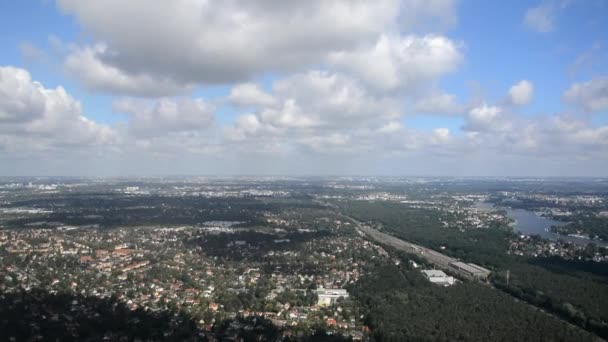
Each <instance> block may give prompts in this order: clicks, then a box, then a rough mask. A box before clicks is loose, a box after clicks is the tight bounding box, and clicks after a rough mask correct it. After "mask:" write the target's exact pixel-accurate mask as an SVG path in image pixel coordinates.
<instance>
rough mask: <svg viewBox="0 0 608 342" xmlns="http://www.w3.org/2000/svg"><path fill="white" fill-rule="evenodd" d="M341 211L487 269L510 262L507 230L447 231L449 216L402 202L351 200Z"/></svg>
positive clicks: (510, 234)
mask: <svg viewBox="0 0 608 342" xmlns="http://www.w3.org/2000/svg"><path fill="white" fill-rule="evenodd" d="M341 210H342V211H343V212H344V213H345V214H347V215H350V216H352V217H354V218H356V219H358V220H360V221H364V222H373V223H377V224H380V225H381V226H382V228H383V229H384V230H386V231H388V232H390V233H393V234H394V235H395V236H397V237H400V238H402V239H404V240H407V241H410V242H413V243H417V244H420V245H423V246H426V247H429V248H432V249H435V250H442V252H444V253H446V254H449V255H450V256H452V257H455V258H459V259H462V260H465V261H468V262H474V263H479V264H483V265H485V266H487V267H491V268H496V267H501V266H502V265H504V263H505V262H507V259H508V256H507V255H506V251H507V249H508V246H509V239H510V238H511V237H512V236H513V234H512V233H511V232H510V231H509V230H508V229H507V227H502V229H501V228H491V229H467V230H465V231H464V232H462V231H460V230H458V229H453V228H446V227H445V226H444V225H443V222H442V221H444V220H449V215H448V214H445V213H443V212H442V211H439V210H435V209H423V208H412V207H408V206H405V205H403V204H400V203H391V202H364V201H350V202H347V203H343V204H342V207H341Z"/></svg>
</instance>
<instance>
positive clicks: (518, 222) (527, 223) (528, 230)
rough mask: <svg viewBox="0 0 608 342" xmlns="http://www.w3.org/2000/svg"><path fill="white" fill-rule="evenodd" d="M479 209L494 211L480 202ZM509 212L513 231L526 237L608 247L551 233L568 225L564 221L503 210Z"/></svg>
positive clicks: (529, 213) (525, 212) (523, 210)
mask: <svg viewBox="0 0 608 342" xmlns="http://www.w3.org/2000/svg"><path fill="white" fill-rule="evenodd" d="M475 207H476V208H479V209H484V210H488V209H492V208H493V205H492V203H487V202H480V203H477V205H476V206H475ZM501 209H503V210H505V211H506V212H507V216H508V217H509V218H510V219H512V220H514V221H515V223H514V226H513V231H514V232H519V233H521V234H524V235H540V236H541V237H542V238H545V239H549V240H558V239H559V240H563V241H568V242H571V243H574V244H577V245H582V246H584V245H587V244H588V243H590V242H593V243H595V244H596V245H598V246H608V243H605V242H601V241H597V240H589V239H585V238H580V237H575V236H567V235H558V234H554V233H551V232H550V231H549V228H551V226H561V225H564V224H566V223H565V222H562V221H555V220H552V219H549V218H546V217H542V216H539V215H537V214H536V213H535V212H533V211H530V210H525V209H512V208H501Z"/></svg>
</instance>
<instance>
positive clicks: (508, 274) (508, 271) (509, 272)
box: [507, 270, 511, 286]
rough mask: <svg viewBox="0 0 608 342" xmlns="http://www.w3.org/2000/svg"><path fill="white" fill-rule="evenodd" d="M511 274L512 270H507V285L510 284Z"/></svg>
mask: <svg viewBox="0 0 608 342" xmlns="http://www.w3.org/2000/svg"><path fill="white" fill-rule="evenodd" d="M510 275H511V271H510V270H507V286H509V276H510Z"/></svg>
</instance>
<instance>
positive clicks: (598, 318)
mask: <svg viewBox="0 0 608 342" xmlns="http://www.w3.org/2000/svg"><path fill="white" fill-rule="evenodd" d="M343 210H345V212H346V213H348V214H349V215H352V216H353V217H355V218H357V219H360V220H362V221H367V222H372V223H375V224H378V225H381V226H382V228H383V229H384V230H386V231H388V232H391V233H393V234H395V235H396V236H398V237H401V238H403V239H405V240H408V241H411V242H415V243H420V244H422V245H425V246H428V247H431V248H434V249H439V248H440V247H441V246H444V247H446V248H445V250H442V252H444V253H446V254H449V255H451V256H454V257H457V258H461V259H462V260H465V261H468V262H474V263H478V264H480V265H484V266H485V267H488V268H490V269H492V270H494V271H495V276H494V277H493V282H494V284H495V285H496V287H497V288H499V289H501V290H503V291H504V292H505V293H507V294H509V295H512V296H515V297H517V298H519V299H522V300H525V301H527V302H529V303H531V304H533V305H535V306H538V307H541V308H543V309H545V310H548V311H549V312H552V313H554V314H556V315H559V316H560V317H563V318H564V319H567V320H568V321H570V322H572V323H573V324H576V325H578V326H580V327H582V328H585V329H587V330H589V331H592V332H594V333H596V334H598V335H599V336H602V337H604V338H608V329H607V327H608V324H607V323H608V316H607V315H608V311H607V310H606V308H608V274H607V273H606V272H607V271H606V270H605V269H604V268H605V267H599V266H597V265H596V266H593V265H592V264H591V263H579V262H576V261H565V260H561V259H555V258H552V259H545V260H542V259H528V258H523V257H515V256H510V255H508V254H507V253H506V251H507V246H508V245H507V243H508V239H509V238H510V237H511V235H512V233H511V232H510V231H508V230H506V229H501V228H492V229H476V230H466V231H464V232H461V231H459V230H456V229H449V228H445V227H443V226H442V225H441V223H440V221H441V215H442V213H441V212H439V211H435V210H431V209H418V208H408V207H406V206H404V205H402V204H397V203H369V202H362V201H359V202H349V203H347V204H344V205H343ZM507 270H509V271H510V282H509V285H508V286H507V285H506V271H507Z"/></svg>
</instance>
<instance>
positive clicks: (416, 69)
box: [0, 0, 608, 177]
mask: <svg viewBox="0 0 608 342" xmlns="http://www.w3.org/2000/svg"><path fill="white" fill-rule="evenodd" d="M605 13H608V1H606V0H594V1H582V0H554V1H552V0H546V1H510V2H508V3H502V2H500V3H499V2H495V1H464V0H462V1H456V0H430V1H424V0H381V1H380V0H379V1H364V0H352V1H348V0H309V1H289V2H286V1H281V0H260V1H244V0H229V1H204V0H190V1H175V2H164V1H143V0H133V1H129V2H123V1H117V0H108V1H78V0H57V1H43V0H27V1H5V2H2V3H0V43H1V44H2V46H3V49H2V51H1V52H0V176H44V175H52V176H62V175H67V176H119V175H150V176H155V175H158V176H160V175H184V174H186V175H297V176H301V175H387V176H420V175H422V176H424V175H427V176H532V177H536V176H591V177H598V176H600V177H605V176H608V172H606V170H608V50H607V49H608V47H607V45H608V20H606V16H605Z"/></svg>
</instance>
